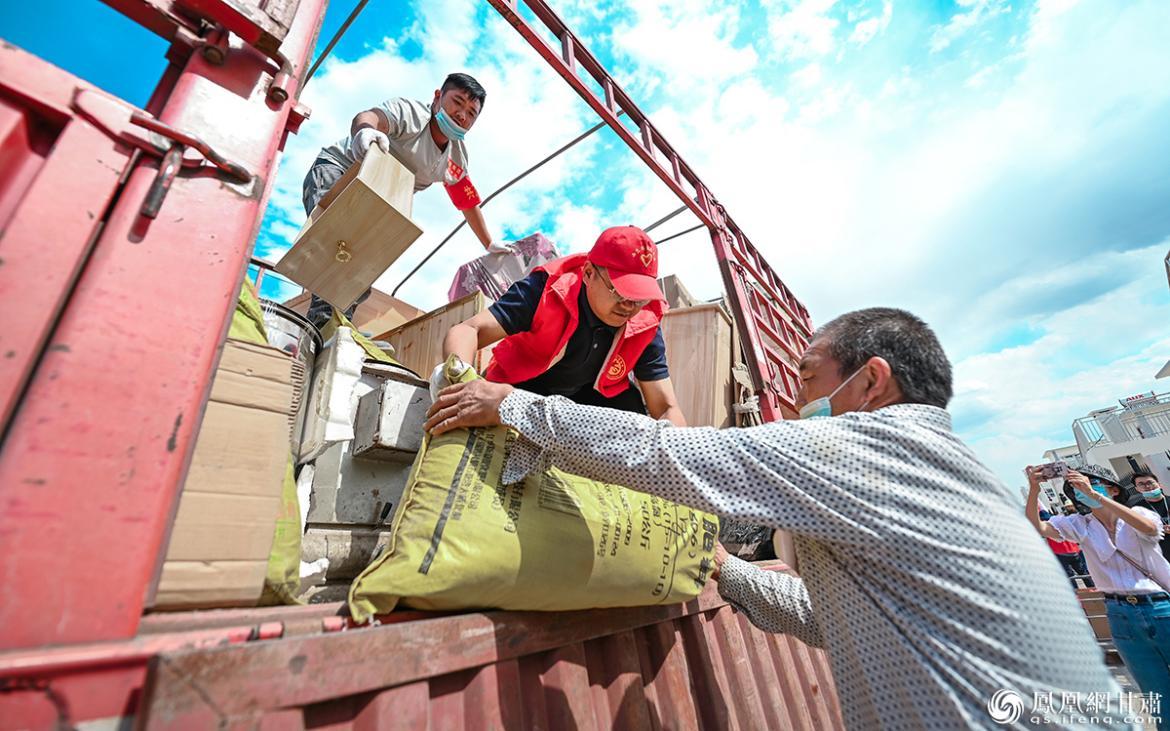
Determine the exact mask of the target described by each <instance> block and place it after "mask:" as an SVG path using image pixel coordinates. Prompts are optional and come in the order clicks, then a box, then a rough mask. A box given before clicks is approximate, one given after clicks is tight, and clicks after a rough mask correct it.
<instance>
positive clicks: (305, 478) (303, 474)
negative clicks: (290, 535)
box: [297, 464, 316, 533]
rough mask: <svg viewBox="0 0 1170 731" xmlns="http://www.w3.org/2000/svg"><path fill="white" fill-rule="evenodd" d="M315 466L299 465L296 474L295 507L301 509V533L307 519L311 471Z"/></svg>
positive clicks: (303, 530) (311, 482) (311, 487)
mask: <svg viewBox="0 0 1170 731" xmlns="http://www.w3.org/2000/svg"><path fill="white" fill-rule="evenodd" d="M315 469H316V468H315V467H314V466H313V465H311V464H307V465H304V466H302V467H301V471H300V473H298V474H297V508H299V509H300V511H301V533H304V532H305V523H306V522H307V521H308V519H309V500H310V496H311V495H312V494H313V472H314V471H315Z"/></svg>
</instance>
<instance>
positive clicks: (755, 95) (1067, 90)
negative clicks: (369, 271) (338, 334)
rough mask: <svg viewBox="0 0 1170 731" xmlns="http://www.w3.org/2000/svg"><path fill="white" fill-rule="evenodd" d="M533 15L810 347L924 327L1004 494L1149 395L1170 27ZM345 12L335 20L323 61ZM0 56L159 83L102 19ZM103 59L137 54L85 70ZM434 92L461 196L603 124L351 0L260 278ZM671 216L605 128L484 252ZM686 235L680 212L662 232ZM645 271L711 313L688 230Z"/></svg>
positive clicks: (121, 26) (136, 35) (430, 292)
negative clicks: (801, 322)
mask: <svg viewBox="0 0 1170 731" xmlns="http://www.w3.org/2000/svg"><path fill="white" fill-rule="evenodd" d="M555 5H556V7H557V9H558V11H559V12H560V14H561V15H562V16H563V17H564V18H565V19H566V20H567V21H568V22H569V24H570V26H571V27H573V28H574V29H575V30H576V32H577V33H578V35H579V36H580V37H581V38H582V39H584V40H585V42H586V43H587V44H588V45H589V47H590V48H591V49H592V50H593V51H594V53H595V54H596V55H597V56H598V57H599V59H600V60H601V61H602V62H603V63H604V64H605V65H606V66H607V67H608V68H609V69H610V71H611V72H612V73H613V74H614V76H615V77H616V78H617V79H618V80H619V81H620V82H621V83H622V84H623V85H624V86H625V87H626V89H627V90H628V91H629V92H630V93H631V95H632V96H633V97H634V98H635V100H636V101H637V103H638V104H639V105H640V106H641V108H642V109H643V110H644V111H646V112H647V113H649V115H650V116H651V118H652V119H653V120H654V122H655V124H656V125H657V126H658V127H659V128H660V129H661V130H662V131H663V132H664V133H665V134H666V136H667V137H668V139H670V140H671V141H672V142H673V144H674V145H675V146H676V147H677V148H678V150H679V151H680V152H681V153H682V154H683V156H684V157H685V158H686V159H687V160H688V162H689V163H690V164H691V165H692V167H693V168H694V169H695V170H696V171H697V172H698V173H699V174H700V175H701V176H702V177H703V179H704V180H705V181H706V182H707V184H708V185H709V186H710V188H711V189H712V190H713V191H714V192H715V194H716V195H717V196H718V197H719V198H720V199H721V200H722V201H723V203H724V204H725V205H726V206H727V207H728V209H729V210H730V211H731V212H732V214H733V215H734V216H735V217H736V219H737V221H738V222H739V223H740V224H741V225H742V226H743V227H744V228H745V230H746V231H747V232H748V233H749V235H750V236H751V237H752V238H753V240H754V241H755V243H756V244H757V246H758V247H759V248H761V250H763V251H764V253H765V254H766V256H767V257H768V258H769V260H770V262H771V263H772V265H773V266H774V267H775V268H776V269H777V270H778V271H779V272H780V273H781V274H782V276H784V277H785V280H786V281H787V283H788V284H789V286H790V287H791V288H792V289H793V291H794V292H795V293H796V294H797V295H798V296H799V297H801V298H802V299H803V300H804V302H805V303H806V304H807V305H808V306H809V309H810V311H811V313H812V316H813V318H814V321H815V322H818V323H822V322H825V321H826V320H827V319H829V318H831V317H832V316H834V315H836V314H838V313H841V312H845V311H848V310H850V309H854V308H857V307H864V306H871V305H892V306H900V307H905V308H907V309H910V310H911V311H913V312H916V313H917V314H919V315H921V316H922V317H924V318H925V319H926V320H927V321H928V322H930V323H931V324H932V325H933V326H934V327H935V329H936V331H937V332H938V334H939V336H940V338H941V339H942V341H943V344H944V346H945V347H946V348H947V351H948V353H949V354H950V355H951V358H952V361H953V362H954V364H955V372H956V398H955V400H954V402H953V403H952V407H951V411H952V413H953V414H954V416H955V422H956V427H957V429H958V430H959V432H960V434H961V435H962V436H963V437H964V438H965V439H966V440H967V441H968V442H969V443H970V444H971V445H972V446H973V448H974V449H975V451H976V452H977V454H979V456H980V457H981V458H982V459H984V461H986V462H987V463H988V464H989V465H991V466H992V467H993V469H995V470H996V471H997V472H998V473H999V474H1000V475H1001V477H1003V478H1004V479H1005V480H1007V481H1009V482H1011V483H1013V484H1019V483H1020V479H1019V469H1020V467H1022V466H1023V464H1025V463H1026V462H1028V461H1035V460H1037V459H1038V458H1039V457H1040V454H1041V453H1042V452H1043V451H1044V450H1045V449H1047V448H1050V447H1053V446H1057V445H1062V444H1067V443H1070V442H1071V441H1072V440H1071V433H1070V430H1069V425H1070V423H1071V422H1072V420H1073V419H1074V418H1076V417H1078V416H1081V415H1083V414H1085V413H1086V412H1087V411H1089V410H1090V409H1093V408H1099V407H1102V406H1106V405H1108V404H1110V403H1113V402H1115V400H1116V399H1117V398H1121V397H1124V396H1126V395H1129V394H1132V393H1138V392H1141V391H1145V390H1157V389H1159V386H1160V384H1158V383H1156V382H1155V381H1153V374H1154V373H1155V372H1156V371H1157V370H1158V368H1160V367H1161V366H1162V364H1163V363H1165V362H1166V360H1167V359H1168V358H1170V336H1168V335H1167V331H1166V325H1167V323H1168V322H1170V303H1168V298H1170V289H1168V287H1167V280H1166V275H1165V270H1164V268H1163V265H1162V257H1163V256H1164V255H1165V254H1166V252H1167V250H1168V249H1170V144H1168V143H1167V140H1168V139H1170V137H1168V136H1167V134H1166V128H1167V120H1168V119H1170V53H1167V52H1166V45H1165V39H1166V38H1167V37H1170V3H1166V2H1164V0H1145V1H1144V2H1143V1H1141V0H1137V1H1135V2H1126V3H1112V2H1100V1H1093V0H1080V1H1079V2H1078V0H1034V1H1024V2H1019V1H1017V2H1008V1H1007V0H959V1H958V2H906V1H904V0H858V1H856V2H847V1H846V0H792V1H784V0H749V1H748V2H743V3H737V4H735V5H729V4H727V3H725V2H720V1H719V0H670V1H666V0H663V1H658V0H639V1H638V2H628V3H626V2H592V1H588V0H565V1H564V2H557V3H555ZM351 6H352V5H351V3H348V2H335V3H334V4H333V6H332V7H331V10H330V14H329V16H328V17H327V18H326V29H325V31H324V32H323V34H322V38H323V40H322V46H323V44H324V39H325V38H327V37H328V36H329V35H330V34H331V33H332V30H333V29H334V28H336V27H337V25H339V24H340V22H341V21H342V20H343V19H344V16H345V14H346V13H348V11H349V9H350V7H351ZM47 28H51V29H53V33H52V35H50V34H48V33H46V31H45V29H47ZM62 28H64V29H70V28H72V29H74V32H64V33H63V31H62ZM0 35H3V36H4V37H5V38H6V39H7V40H9V41H12V42H15V43H16V44H18V45H21V46H24V47H26V48H28V49H30V50H33V51H35V52H37V53H39V54H41V55H43V56H45V57H47V58H49V59H50V60H52V61H53V62H55V63H57V64H59V65H61V66H63V67H65V68H67V69H69V70H71V71H73V72H74V73H77V74H79V75H81V76H83V77H85V78H87V79H90V80H92V81H94V82H95V83H98V84H99V85H101V86H103V87H104V88H107V89H109V90H111V91H114V92H116V93H118V94H120V95H122V96H125V97H126V98H128V99H130V100H132V101H136V102H139V103H141V102H143V101H145V99H146V97H147V96H148V94H149V90H150V88H151V87H152V86H153V84H154V81H155V80H156V79H157V77H158V75H159V74H160V73H161V70H162V62H161V50H162V44H161V42H158V41H157V40H155V39H152V38H151V37H150V36H149V34H147V33H145V32H144V31H141V29H138V28H137V27H135V26H133V25H132V24H130V23H128V22H126V21H124V20H122V19H121V18H120V17H119V16H117V15H116V14H115V13H113V12H112V11H110V10H108V9H107V8H106V7H105V6H104V5H102V4H101V3H98V2H82V1H81V0H69V1H68V2H63V1H62V0H50V1H49V2H42V3H38V4H37V5H36V6H35V10H34V9H32V8H28V6H25V5H18V4H16V3H7V4H4V5H3V6H2V7H0ZM62 37H69V38H71V39H73V40H71V41H70V43H68V44H65V43H61V42H60V40H59V39H60V38H62ZM111 39H112V40H114V41H116V42H117V43H118V45H119V46H121V47H123V48H131V49H132V50H129V51H127V52H126V53H125V54H124V55H121V56H118V57H114V56H112V55H107V53H106V51H105V50H104V49H106V48H109V47H111V46H112V45H113V44H111V42H110V41H111ZM127 39H134V40H135V43H133V44H125V43H123V41H125V40H127ZM454 70H463V71H467V72H470V73H472V74H473V75H475V76H476V77H478V78H479V79H480V80H481V81H482V82H483V83H484V85H485V86H486V87H487V89H488V103H487V105H486V106H485V109H484V114H483V115H482V117H481V120H480V122H479V123H478V125H477V127H476V128H475V129H474V130H473V131H472V133H471V135H469V137H468V146H469V149H470V152H471V166H470V169H471V173H472V177H473V178H474V179H475V180H476V183H477V185H478V186H479V188H480V190H481V191H483V192H487V191H490V190H492V189H494V188H495V187H496V186H498V185H499V184H501V183H503V182H504V181H506V180H507V179H508V178H510V177H511V176H512V175H514V174H515V173H517V172H518V171H520V170H522V169H523V168H525V167H527V166H528V165H529V164H530V163H531V162H535V161H536V160H538V159H539V158H541V157H543V156H544V155H545V154H547V153H548V152H549V151H551V150H552V149H554V148H556V147H557V146H559V145H560V144H562V143H564V142H565V141H567V140H569V139H571V138H572V137H574V136H575V135H576V134H578V133H579V132H580V131H581V130H583V129H585V128H587V127H589V126H591V125H592V124H593V123H594V122H595V121H596V120H595V118H594V117H593V116H592V113H591V112H590V110H589V109H588V107H587V106H586V105H585V104H584V103H583V102H582V101H580V100H579V99H577V98H576V96H575V95H574V94H573V93H572V92H570V91H569V89H568V87H567V86H566V85H565V84H564V82H563V81H561V80H560V79H559V77H557V76H556V75H555V74H553V73H552V72H551V71H550V70H549V69H548V68H547V67H546V66H545V65H544V64H543V62H541V61H540V60H539V58H538V57H537V56H536V54H535V53H534V52H532V51H531V50H529V48H528V47H527V45H526V44H524V43H523V42H522V40H521V39H520V37H519V36H518V34H517V33H516V32H515V31H514V30H513V29H512V28H511V27H510V26H508V25H507V24H506V23H505V22H504V21H503V20H502V19H501V18H500V17H499V16H498V15H497V14H496V13H495V11H494V10H492V9H491V8H490V6H488V4H487V3H485V2H483V1H482V0H428V1H427V2H422V0H410V1H409V2H406V1H403V2H398V1H396V0H373V2H371V3H370V5H369V7H368V8H367V9H366V11H365V13H364V14H363V16H362V17H361V19H360V20H359V21H358V23H357V24H356V25H355V26H354V27H353V29H352V30H351V32H350V34H349V35H348V36H347V37H346V39H345V40H344V41H343V43H342V44H341V45H340V46H339V47H338V49H337V51H335V53H334V56H333V57H332V58H331V59H330V60H329V62H328V63H327V64H326V65H325V66H324V67H323V69H322V71H321V72H320V73H319V75H318V77H317V78H316V79H314V80H313V82H312V83H311V84H310V85H309V86H308V88H307V89H306V90H305V94H304V97H303V101H304V102H305V103H306V104H308V106H310V107H311V108H312V109H313V115H312V117H311V119H310V121H309V122H308V123H306V124H305V126H304V127H303V128H302V131H301V134H300V135H298V136H297V137H295V138H293V139H292V140H290V144H289V146H288V149H287V150H286V154H285V158H284V160H283V161H282V165H281V170H280V172H279V174H278V178H277V183H276V188H275V190H274V192H273V196H272V201H271V205H270V207H269V211H268V214H267V216H266V218H265V222H264V226H263V230H262V233H261V236H260V238H259V240H258V244H257V249H258V251H259V252H260V253H262V254H264V255H266V256H269V257H271V258H276V257H278V256H279V254H280V251H282V250H283V248H285V247H286V246H287V245H288V241H289V240H290V238H291V237H292V236H294V235H295V232H296V230H297V228H299V226H300V225H301V223H302V221H303V218H304V215H303V211H302V210H301V204H300V185H301V180H302V178H303V176H304V171H305V169H306V168H307V167H308V166H309V164H311V162H312V159H313V157H314V156H315V154H316V151H317V149H319V148H320V146H321V145H323V144H326V143H328V142H332V141H334V140H335V139H337V138H339V137H341V136H342V135H343V134H345V132H346V130H347V128H348V121H349V119H350V117H352V115H353V114H354V113H356V112H357V111H359V110H361V109H364V108H367V107H369V106H372V105H374V104H376V103H378V102H380V101H382V100H383V99H385V98H388V97H393V96H413V97H415V98H424V99H425V98H428V97H429V94H430V92H431V91H432V90H433V89H434V88H435V86H436V85H437V84H438V83H439V81H440V80H441V79H442V77H443V75H445V74H446V73H447V72H449V71H454ZM677 205H678V203H677V202H676V200H675V199H674V198H673V197H672V196H671V194H670V193H669V192H668V191H667V190H666V189H665V187H664V186H662V185H661V184H660V183H659V182H658V181H657V180H656V178H654V177H653V176H652V175H651V174H650V173H649V171H648V170H646V169H645V167H644V166H643V165H642V164H641V163H640V162H639V161H638V160H637V158H636V157H635V156H634V155H633V154H632V153H630V152H628V151H627V150H626V149H625V148H624V146H623V145H622V144H621V143H620V142H618V141H617V138H616V136H615V135H613V134H612V133H610V132H609V131H608V130H604V131H603V132H601V133H598V134H597V135H595V136H594V137H593V138H591V139H590V141H588V142H587V143H584V144H582V145H580V146H579V147H578V148H576V149H575V150H574V151H573V152H572V153H570V154H568V155H566V156H563V157H562V158H560V159H558V160H557V161H556V162H555V163H553V164H551V165H549V166H548V167H546V168H545V169H543V170H542V171H541V172H540V173H538V174H537V175H534V176H532V178H530V179H528V180H527V181H525V182H524V183H522V184H521V185H519V186H516V187H515V188H513V189H512V190H510V191H509V192H508V193H506V194H504V195H503V196H501V197H500V198H498V199H497V200H495V201H493V202H492V204H491V205H490V206H489V207H488V208H487V209H486V210H485V215H486V217H487V219H488V221H489V225H490V226H491V227H492V229H493V230H494V231H495V233H496V236H497V237H500V238H514V237H519V236H522V235H525V234H527V233H530V232H533V231H538V230H539V231H543V232H544V233H545V234H546V235H548V236H549V237H550V238H552V239H553V240H554V241H555V242H556V243H557V244H558V246H559V247H560V248H561V250H562V251H565V252H568V251H581V250H584V249H586V248H588V246H589V244H590V243H591V242H592V240H593V238H594V237H595V236H596V233H597V231H598V230H600V229H601V228H603V227H605V226H607V225H611V224H616V223H635V224H641V225H646V224H648V223H650V222H652V221H654V220H656V219H658V218H660V217H661V216H663V215H665V214H666V213H668V212H670V211H671V210H673V209H674V208H675V207H677ZM415 217H416V219H417V220H418V221H419V222H420V224H421V225H422V227H423V228H424V230H425V231H426V233H425V234H424V237H423V238H422V239H421V240H420V242H419V243H418V244H416V245H415V247H413V248H412V250H410V251H408V252H407V254H406V255H404V256H403V258H402V259H401V260H400V261H399V262H398V263H396V264H395V265H394V267H392V268H391V270H390V271H389V272H388V273H387V275H386V276H384V277H383V278H382V279H381V280H380V281H379V286H380V287H382V288H384V289H387V290H389V289H393V288H394V287H395V286H396V285H397V284H398V282H399V281H401V279H402V277H403V276H404V275H405V273H406V272H407V271H409V269H410V268H412V267H413V266H414V264H415V263H417V261H418V260H419V259H420V258H421V257H422V255H423V254H425V252H426V251H427V250H429V249H430V247H431V246H432V245H434V243H436V242H437V241H438V240H440V239H441V238H442V237H443V236H445V235H446V234H447V232H448V231H450V230H451V228H453V227H454V226H455V224H456V223H457V222H458V221H459V217H458V214H457V213H456V212H455V211H454V210H453V209H452V208H451V206H450V204H449V202H448V201H447V200H446V196H445V195H444V194H443V193H442V191H439V190H428V191H426V192H424V193H421V194H420V195H419V196H418V197H417V198H416V202H415ZM694 222H695V221H694V219H693V218H692V217H691V216H690V214H684V215H682V216H679V217H677V218H676V219H674V220H673V221H671V222H670V223H669V224H667V225H665V226H663V228H662V229H659V230H658V231H656V232H655V233H656V234H660V235H661V236H666V235H669V234H670V233H672V232H674V231H679V230H682V229H684V228H688V227H690V226H692V225H693V224H694ZM477 246H478V245H477V243H476V242H475V240H474V239H473V237H472V236H471V235H470V234H469V233H467V232H464V233H462V234H460V235H459V236H457V237H456V238H455V239H454V240H452V242H451V243H450V244H448V246H447V249H446V250H445V253H444V255H442V256H440V257H436V258H435V259H433V260H432V262H431V263H430V264H429V265H428V266H427V267H425V268H424V269H423V270H422V271H421V272H420V274H419V275H417V276H416V277H415V278H414V279H413V280H412V281H411V282H410V283H408V284H407V285H406V286H404V287H403V289H402V291H401V292H400V296H402V297H403V298H405V299H407V300H408V301H410V302H412V303H414V304H417V305H419V306H421V307H427V308H429V307H434V306H438V305H440V304H442V302H443V301H444V299H445V292H446V290H447V287H448V285H449V283H450V281H451V277H452V275H453V272H454V268H455V267H456V266H457V265H458V263H460V262H462V261H466V260H467V259H470V258H471V257H473V256H475V255H476V253H477ZM662 265H663V268H664V270H665V271H666V272H671V273H677V274H679V276H680V277H681V278H682V279H683V281H684V282H685V283H686V285H687V287H688V288H689V289H691V290H692V291H693V292H695V293H696V294H698V295H700V296H703V297H716V296H718V295H719V294H720V286H721V285H720V281H719V277H718V276H717V275H716V274H715V271H716V270H715V263H714V258H713V256H712V255H711V252H710V244H709V241H708V240H707V238H706V235H705V234H704V233H703V232H702V231H700V232H696V233H694V234H690V235H688V236H684V237H681V238H679V239H676V240H674V241H672V242H671V243H669V244H667V245H666V246H664V250H663V258H662Z"/></svg>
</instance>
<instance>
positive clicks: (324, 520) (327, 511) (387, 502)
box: [306, 441, 410, 527]
mask: <svg viewBox="0 0 1170 731" xmlns="http://www.w3.org/2000/svg"><path fill="white" fill-rule="evenodd" d="M351 444H352V442H349V441H345V442H340V443H338V444H333V445H331V446H329V447H327V448H326V449H325V451H324V452H323V453H322V454H321V456H320V457H318V458H317V462H316V464H315V465H314V466H315V468H316V469H315V470H314V474H313V490H312V494H311V495H310V498H309V512H308V515H307V520H306V525H309V526H312V525H315V524H324V525H336V524H348V525H354V524H356V525H385V526H386V527H389V525H390V518H391V517H393V515H394V508H395V506H397V504H398V501H399V499H400V498H401V497H402V491H403V490H404V489H406V478H407V477H408V476H409V475H410V464H409V463H403V462H386V461H379V460H372V459H354V457H353V455H351V454H350V446H351Z"/></svg>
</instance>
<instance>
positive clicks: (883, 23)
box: [849, 0, 894, 46]
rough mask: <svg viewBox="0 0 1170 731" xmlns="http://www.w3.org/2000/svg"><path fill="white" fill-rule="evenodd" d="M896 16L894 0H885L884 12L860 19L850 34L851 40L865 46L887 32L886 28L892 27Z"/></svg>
mask: <svg viewBox="0 0 1170 731" xmlns="http://www.w3.org/2000/svg"><path fill="white" fill-rule="evenodd" d="M893 18H894V3H893V0H885V2H883V3H882V14H881V15H880V16H878V17H876V18H867V19H865V20H862V21H859V22H858V23H857V25H855V26H853V32H852V33H850V34H849V42H850V43H852V44H854V45H857V46H864V45H866V44H867V43H869V42H870V41H872V40H873V39H874V38H876V37H877V36H879V35H881V34H882V33H884V32H885V30H886V28H888V27H890V21H891V20H893Z"/></svg>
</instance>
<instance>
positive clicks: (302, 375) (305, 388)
mask: <svg viewBox="0 0 1170 731" xmlns="http://www.w3.org/2000/svg"><path fill="white" fill-rule="evenodd" d="M260 309H261V311H262V312H263V313H264V329H265V331H266V333H267V335H268V344H269V345H271V346H273V347H275V348H280V349H281V350H283V351H284V352H286V353H288V354H289V355H291V356H292V358H293V404H292V405H293V414H292V419H291V424H290V426H291V437H292V447H293V452H294V454H295V453H296V452H297V451H299V449H300V446H301V434H302V433H303V432H304V429H305V419H306V418H307V416H308V413H309V404H311V403H312V394H311V393H309V390H310V389H311V388H312V386H313V364H314V363H315V362H316V361H317V353H319V352H321V347H322V342H321V333H319V332H318V331H317V328H315V327H313V325H312V324H311V323H310V322H309V321H308V320H307V319H305V317H303V316H302V315H300V314H299V313H297V312H294V311H293V310H291V309H289V308H288V307H285V306H284V305H282V304H280V303H279V302H273V301H272V300H266V299H261V300H260Z"/></svg>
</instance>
